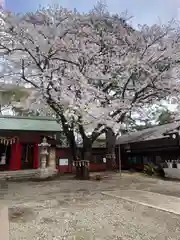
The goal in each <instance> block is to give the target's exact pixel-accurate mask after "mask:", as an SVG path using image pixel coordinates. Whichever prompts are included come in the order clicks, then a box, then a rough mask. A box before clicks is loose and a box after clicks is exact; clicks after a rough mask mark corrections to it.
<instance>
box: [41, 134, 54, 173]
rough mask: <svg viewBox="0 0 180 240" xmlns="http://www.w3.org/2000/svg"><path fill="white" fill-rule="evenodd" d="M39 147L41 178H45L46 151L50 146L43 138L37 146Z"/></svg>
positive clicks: (47, 153)
mask: <svg viewBox="0 0 180 240" xmlns="http://www.w3.org/2000/svg"><path fill="white" fill-rule="evenodd" d="M38 146H39V147H40V171H41V176H42V177H47V175H48V168H47V157H48V155H49V152H48V149H49V147H50V146H51V145H50V144H49V143H47V139H46V138H45V137H44V138H43V141H42V143H40V144H38Z"/></svg>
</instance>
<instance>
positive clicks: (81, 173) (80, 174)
mask: <svg viewBox="0 0 180 240" xmlns="http://www.w3.org/2000/svg"><path fill="white" fill-rule="evenodd" d="M91 156H92V142H91V140H90V139H88V138H87V139H84V141H83V148H82V154H81V157H82V159H81V160H80V163H79V164H78V165H77V167H76V178H77V179H81V180H88V179H89V162H90V160H91Z"/></svg>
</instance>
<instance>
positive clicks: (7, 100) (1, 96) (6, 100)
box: [0, 85, 29, 114]
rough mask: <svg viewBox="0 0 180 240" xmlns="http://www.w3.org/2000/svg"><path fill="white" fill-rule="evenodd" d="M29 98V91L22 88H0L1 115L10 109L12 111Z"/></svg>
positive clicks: (7, 86)
mask: <svg viewBox="0 0 180 240" xmlns="http://www.w3.org/2000/svg"><path fill="white" fill-rule="evenodd" d="M28 96H29V93H28V91H27V90H26V89H25V88H22V87H17V86H16V87H15V86H14V87H13V86H12V85H4V86H2V87H1V88H0V114H3V113H4V112H5V111H7V110H8V109H9V110H10V111H11V110H12V109H13V108H14V106H15V105H16V104H17V103H18V102H21V101H23V100H24V99H26V98H27V97H28Z"/></svg>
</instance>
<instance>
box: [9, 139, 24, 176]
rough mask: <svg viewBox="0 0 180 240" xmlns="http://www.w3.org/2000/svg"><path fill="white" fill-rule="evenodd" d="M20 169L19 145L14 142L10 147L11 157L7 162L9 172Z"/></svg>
mask: <svg viewBox="0 0 180 240" xmlns="http://www.w3.org/2000/svg"><path fill="white" fill-rule="evenodd" d="M20 169H21V144H20V142H16V143H14V144H12V146H11V157H10V162H9V170H13V171H14V170H20Z"/></svg>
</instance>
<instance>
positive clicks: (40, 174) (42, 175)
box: [38, 167, 58, 179]
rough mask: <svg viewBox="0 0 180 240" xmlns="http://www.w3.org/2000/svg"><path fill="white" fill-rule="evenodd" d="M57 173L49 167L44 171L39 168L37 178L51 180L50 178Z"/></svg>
mask: <svg viewBox="0 0 180 240" xmlns="http://www.w3.org/2000/svg"><path fill="white" fill-rule="evenodd" d="M57 172H58V170H57V169H54V168H50V167H47V168H44V169H43V168H39V171H38V177H39V178H40V179H47V178H51V177H54V176H56V175H57Z"/></svg>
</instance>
